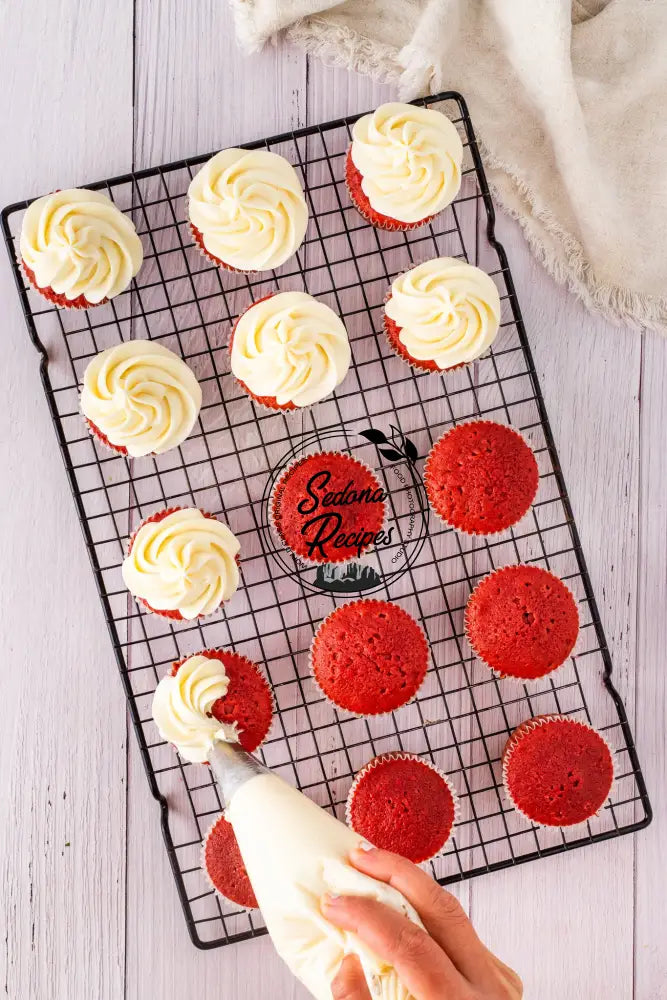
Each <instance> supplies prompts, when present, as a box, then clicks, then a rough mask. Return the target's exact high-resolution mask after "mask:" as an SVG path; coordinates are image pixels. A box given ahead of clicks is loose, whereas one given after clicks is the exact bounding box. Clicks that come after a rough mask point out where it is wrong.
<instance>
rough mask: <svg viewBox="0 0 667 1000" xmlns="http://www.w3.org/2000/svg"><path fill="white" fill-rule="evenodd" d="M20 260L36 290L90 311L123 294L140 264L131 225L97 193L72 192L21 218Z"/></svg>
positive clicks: (34, 205) (45, 200) (139, 248)
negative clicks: (50, 292)
mask: <svg viewBox="0 0 667 1000" xmlns="http://www.w3.org/2000/svg"><path fill="white" fill-rule="evenodd" d="M20 250H21V257H22V259H23V261H24V263H25V264H26V265H27V266H28V267H29V268H30V270H31V271H33V272H34V274H35V281H36V282H37V285H38V286H39V288H52V289H53V291H54V292H57V294H58V295H64V296H65V298H67V299H70V300H72V299H76V298H78V297H79V296H80V295H84V296H85V298H86V300H87V301H88V302H90V304H91V305H96V304H97V303H99V302H101V301H102V300H103V299H111V298H113V296H114V295H118V293H119V292H122V291H123V289H125V288H127V286H128V285H129V283H130V281H131V280H132V278H133V277H134V276H135V274H136V273H137V271H138V270H139V268H140V267H141V262H142V260H143V249H142V246H141V240H140V239H139V237H138V236H137V232H136V229H135V228H134V225H133V223H132V221H131V219H129V218H128V217H127V216H126V215H123V213H122V212H121V211H119V209H117V208H116V206H115V205H114V204H113V202H112V201H111V200H110V199H109V198H107V196H106V195H105V194H102V192H101V191H88V190H87V189H85V188H74V189H72V190H69V191H56V192H55V193H54V194H49V195H46V196H45V197H44V198H38V199H37V201H33V203H32V204H31V205H29V206H28V209H27V211H26V213H25V216H24V217H23V225H22V227H21V240H20Z"/></svg>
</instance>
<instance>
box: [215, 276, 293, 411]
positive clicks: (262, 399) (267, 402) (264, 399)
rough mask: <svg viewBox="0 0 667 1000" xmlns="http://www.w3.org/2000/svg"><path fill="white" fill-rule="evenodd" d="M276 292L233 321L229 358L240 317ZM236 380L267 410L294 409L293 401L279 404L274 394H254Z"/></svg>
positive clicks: (251, 307) (248, 309) (238, 380)
mask: <svg viewBox="0 0 667 1000" xmlns="http://www.w3.org/2000/svg"><path fill="white" fill-rule="evenodd" d="M232 270H233V269H232ZM276 294H277V293H276V292H270V293H269V294H268V295H263V296H262V298H261V299H257V301H256V302H253V304H252V305H251V306H248V308H247V309H245V310H244V311H243V312H242V313H241V315H240V316H239V317H238V319H237V320H236V323H234V326H233V328H232V332H231V336H230V338H229V357H230V358H231V356H232V344H233V343H234V334H235V333H236V327H237V326H238V325H239V323H240V321H241V318H242V317H243V316H245V314H246V313H247V312H250V310H251V309H253V308H254V307H255V306H257V305H259V303H260V302H266V300H267V299H272V298H273V296H274V295H276ZM234 378H236V376H234ZM236 381H237V382H238V384H239V385H240V386H241V388H242V389H243V391H244V392H245V393H246V395H247V396H250V398H251V399H254V400H255V402H256V403H261V405H262V406H266V407H267V408H268V409H269V410H296V405H295V404H294V403H283V404H282V406H281V405H280V404H279V403H278V400H277V399H276V397H275V396H256V395H255V393H254V392H251V391H250V389H249V388H248V386H247V385H246V384H245V382H242V381H241V379H240V378H236Z"/></svg>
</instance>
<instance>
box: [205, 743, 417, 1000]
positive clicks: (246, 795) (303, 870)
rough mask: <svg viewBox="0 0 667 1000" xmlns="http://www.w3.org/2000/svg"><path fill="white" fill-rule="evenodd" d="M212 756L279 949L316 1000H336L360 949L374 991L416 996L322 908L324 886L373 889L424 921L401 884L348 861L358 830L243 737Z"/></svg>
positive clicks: (354, 891) (389, 998) (342, 890)
mask: <svg viewBox="0 0 667 1000" xmlns="http://www.w3.org/2000/svg"><path fill="white" fill-rule="evenodd" d="M209 761H210V764H211V768H212V770H213V773H214V775H215V778H216V781H217V782H218V785H219V786H220V789H221V791H222V794H223V797H224V800H225V803H226V812H225V816H226V817H227V819H228V820H229V822H230V823H231V824H232V826H233V827H234V833H235V834H236V839H237V840H238V843H239V847H240V849H241V855H242V857H243V861H244V864H245V866H246V869H247V871H248V875H249V876H250V881H251V882H252V887H253V889H254V891H255V895H256V897H257V902H258V903H259V907H260V909H261V911H262V916H263V917H264V920H265V922H266V926H267V928H268V931H269V933H270V935H271V938H272V940H273V943H274V945H275V948H276V951H277V952H278V954H279V955H280V957H281V958H282V959H283V960H284V961H285V962H286V964H287V965H288V966H289V968H290V970H291V971H292V972H293V973H294V975H295V976H296V977H297V979H299V980H301V982H302V983H303V984H304V986H306V987H307V989H309V990H310V992H311V993H312V995H313V996H314V997H315V998H316V1000H331V982H332V980H333V979H334V978H335V976H336V973H337V972H338V968H339V966H340V964H341V962H342V960H343V957H344V956H345V955H347V954H350V953H355V954H357V955H358V956H359V959H360V961H361V965H362V968H363V970H364V975H365V976H366V982H367V983H368V988H369V991H370V994H371V996H372V997H373V998H378V1000H414V998H413V997H412V994H411V993H410V992H409V990H407V989H406V988H405V987H404V986H403V985H402V983H401V982H400V980H399V978H398V974H397V972H396V970H395V968H394V967H393V966H392V965H390V964H388V963H387V962H384V961H383V960H382V959H381V958H379V957H378V956H377V955H375V954H374V953H373V952H372V951H370V949H368V948H367V947H366V945H364V944H363V943H362V942H361V941H360V940H359V938H358V937H357V936H356V935H355V934H352V933H350V932H348V931H343V930H340V929H339V928H338V927H335V926H334V925H333V924H331V923H329V922H328V921H327V920H325V918H324V917H323V915H322V911H321V909H320V899H321V897H322V895H323V894H324V893H325V892H329V893H334V894H338V895H346V894H350V895H355V896H369V897H371V898H373V899H377V900H379V901H380V902H382V903H385V904H386V905H387V906H391V907H392V908H393V909H395V910H397V911H398V912H399V913H402V914H404V915H405V916H406V917H408V918H409V919H410V920H412V921H414V923H416V924H418V925H419V926H420V927H421V926H422V924H421V921H420V919H419V917H418V916H417V913H416V911H415V910H414V909H413V908H412V906H410V904H409V903H408V902H407V900H405V899H404V898H403V896H402V895H401V894H400V893H399V892H398V891H397V890H396V889H393V888H391V886H389V885H386V884H385V883H384V882H378V881H376V880H375V879H372V878H369V876H367V875H363V874H362V873H361V872H358V871H357V870H356V869H355V868H353V867H352V866H351V865H350V863H349V860H348V859H349V855H350V851H351V850H352V849H353V848H354V847H358V845H359V837H358V835H357V834H355V833H353V832H352V830H350V829H349V827H347V826H345V825H344V824H343V823H340V822H339V821H338V820H337V819H335V818H334V817H333V816H332V815H331V814H330V813H328V812H326V811H325V810H324V809H321V808H320V807H319V806H318V805H316V804H315V803H314V802H313V801H312V800H311V799H309V798H307V797H306V796H305V795H303V794H302V793H301V792H299V791H297V790H296V789H295V788H292V787H291V785H288V784H287V782H285V781H283V780H282V778H279V777H278V776H277V775H275V774H272V773H271V772H270V771H268V770H267V769H266V768H264V767H263V766H262V765H261V764H260V763H259V762H258V761H257V760H256V759H255V758H254V757H251V756H250V755H249V754H247V753H245V752H244V751H243V750H241V748H240V747H239V746H238V744H235V743H223V742H215V743H214V744H213V746H212V747H211V750H210V753H209Z"/></svg>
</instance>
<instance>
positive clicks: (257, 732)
mask: <svg viewBox="0 0 667 1000" xmlns="http://www.w3.org/2000/svg"><path fill="white" fill-rule="evenodd" d="M191 656H206V657H208V658H209V659H213V660H219V661H220V663H222V665H223V667H224V668H225V673H226V674H227V677H228V678H229V687H228V688H227V694H226V695H225V697H224V698H218V700H217V701H215V702H213V706H212V708H211V713H212V715H213V716H214V718H216V719H217V720H218V722H222V723H227V724H228V725H231V724H232V723H236V724H237V726H238V728H239V732H240V736H239V743H240V744H241V746H242V747H243V749H244V750H247V751H248V753H253V752H254V751H255V750H256V749H257V747H258V746H259V745H260V743H262V742H263V741H264V740H265V739H266V734H267V733H268V731H269V729H270V727H271V719H272V717H273V698H272V697H271V690H270V688H269V685H268V682H267V681H266V679H265V677H264V675H263V673H262V672H261V670H260V669H259V667H258V666H257V664H256V663H253V662H252V660H249V659H248V658H247V657H245V656H241V654H240V653H234V652H232V651H231V650H229V649H204V650H201V652H199V653H190V654H189V655H188V656H184V657H183V659H182V660H178V662H177V663H174V664H173V666H172V668H171V673H172V675H174V674H176V673H177V671H178V668H179V667H180V666H181V664H182V663H185V661H186V660H189V659H190V657H191Z"/></svg>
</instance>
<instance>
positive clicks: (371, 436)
mask: <svg viewBox="0 0 667 1000" xmlns="http://www.w3.org/2000/svg"><path fill="white" fill-rule="evenodd" d="M359 433H360V434H361V436H362V437H365V438H366V440H367V441H371V442H372V443H373V444H387V443H388V442H387V438H386V435H384V434H383V433H382V431H376V430H375V428H374V427H369V428H368V430H367V431H359Z"/></svg>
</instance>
